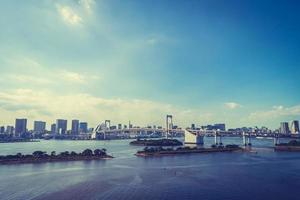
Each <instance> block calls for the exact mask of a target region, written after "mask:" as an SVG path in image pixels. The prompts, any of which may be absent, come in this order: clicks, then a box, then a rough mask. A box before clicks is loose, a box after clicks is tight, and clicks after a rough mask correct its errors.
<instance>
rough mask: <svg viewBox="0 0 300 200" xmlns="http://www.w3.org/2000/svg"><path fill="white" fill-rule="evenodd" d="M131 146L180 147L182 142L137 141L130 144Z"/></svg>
mask: <svg viewBox="0 0 300 200" xmlns="http://www.w3.org/2000/svg"><path fill="white" fill-rule="evenodd" d="M130 144H131V145H140V146H181V145H183V143H182V142H180V141H179V140H176V139H148V140H147V139H144V140H141V139H138V140H135V141H132V142H130Z"/></svg>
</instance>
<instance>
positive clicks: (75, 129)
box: [71, 119, 79, 135]
mask: <svg viewBox="0 0 300 200" xmlns="http://www.w3.org/2000/svg"><path fill="white" fill-rule="evenodd" d="M71 133H72V135H78V134H79V120H77V119H73V120H72V128H71Z"/></svg>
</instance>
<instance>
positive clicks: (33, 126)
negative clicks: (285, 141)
mask: <svg viewBox="0 0 300 200" xmlns="http://www.w3.org/2000/svg"><path fill="white" fill-rule="evenodd" d="M167 116H171V115H167ZM31 121H32V123H30V122H31ZM106 121H109V124H110V123H111V120H103V121H101V122H99V123H98V124H97V125H96V126H91V125H89V122H87V121H81V120H78V119H71V120H68V119H56V120H54V122H51V123H49V124H48V123H47V122H45V121H41V120H30V119H27V118H16V119H15V126H14V125H11V124H0V127H1V128H3V129H8V128H9V129H10V128H13V129H15V132H16V133H18V132H20V131H18V129H20V130H22V131H23V132H24V131H25V132H27V131H33V132H39V133H44V132H45V131H49V132H51V133H56V134H67V132H68V134H72V135H77V134H78V133H79V132H84V133H86V132H87V131H88V130H94V129H95V128H96V127H97V126H102V125H104V124H105V123H106ZM18 124H19V125H18ZM172 125H173V126H174V127H173V128H174V129H177V128H179V129H186V128H191V129H192V130H193V129H203V128H204V129H206V128H208V129H209V130H210V129H214V130H222V131H227V130H234V129H241V128H242V129H243V128H247V129H249V128H250V129H253V130H254V129H265V130H269V131H275V132H276V131H279V132H281V133H282V134H299V133H300V132H299V120H298V119H294V120H291V121H282V122H280V123H279V124H278V126H277V127H276V128H275V129H272V128H270V127H267V126H260V127H259V126H247V125H243V126H240V127H228V126H227V125H226V124H225V123H223V122H218V123H209V124H200V123H195V122H194V123H191V124H189V125H186V126H178V124H177V123H176V122H175V123H172ZM110 126H111V128H112V127H114V128H115V129H123V128H136V127H139V128H146V127H152V128H154V129H155V128H158V127H160V128H165V127H164V125H163V124H149V123H147V124H134V123H132V122H131V121H130V120H129V121H128V123H120V122H112V124H110ZM17 127H19V128H17ZM214 127H218V128H214ZM225 127H226V128H225ZM22 131H21V132H22ZM1 133H4V131H1Z"/></svg>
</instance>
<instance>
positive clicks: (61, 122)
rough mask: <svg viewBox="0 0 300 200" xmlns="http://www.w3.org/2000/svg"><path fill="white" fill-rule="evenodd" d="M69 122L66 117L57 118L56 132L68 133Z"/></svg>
mask: <svg viewBox="0 0 300 200" xmlns="http://www.w3.org/2000/svg"><path fill="white" fill-rule="evenodd" d="M67 123H68V121H67V120H65V119H57V120H56V131H55V132H56V134H66V133H67Z"/></svg>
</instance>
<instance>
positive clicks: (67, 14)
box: [0, 0, 300, 128]
mask: <svg viewBox="0 0 300 200" xmlns="http://www.w3.org/2000/svg"><path fill="white" fill-rule="evenodd" d="M0 4H1V5H0V27H1V31H0V69H1V72H0V113H1V115H0V125H7V124H14V119H15V118H17V117H19V118H21V117H26V118H29V119H30V120H29V127H32V121H33V120H45V121H47V122H48V127H49V124H50V123H52V122H54V121H55V119H56V118H66V119H68V120H71V119H73V118H77V119H80V120H82V121H88V122H89V123H90V125H92V126H95V125H96V124H98V123H100V122H102V121H103V120H105V119H111V120H112V123H126V124H127V123H128V121H129V120H131V122H132V123H133V124H138V125H141V126H143V125H152V124H161V125H163V123H164V118H165V115H166V114H173V116H174V121H175V123H176V124H178V125H181V126H187V125H190V124H191V123H195V124H197V125H203V124H208V123H217V122H225V123H226V124H227V125H228V127H238V126H254V125H258V126H262V125H266V126H269V127H271V128H277V127H278V126H279V122H280V121H289V120H292V119H300V94H299V88H300V80H299V75H300V56H299V53H300V45H299V44H300V26H299V19H300V14H299V12H298V11H299V6H300V5H299V3H298V2H297V1H275V0H274V1H267V0H264V1H263V0H249V1H240V0H210V1H207V0H195V1H193V0H189V1H174V0H172V1H164V0H159V1H158V0H155V1H148V0H142V1H140V0H130V1H124V0H111V1H104V0H99V1H94V0H78V1H76V0H70V1H55V0H41V1H30V0H28V1H18V0H4V1H1V3H0Z"/></svg>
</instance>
